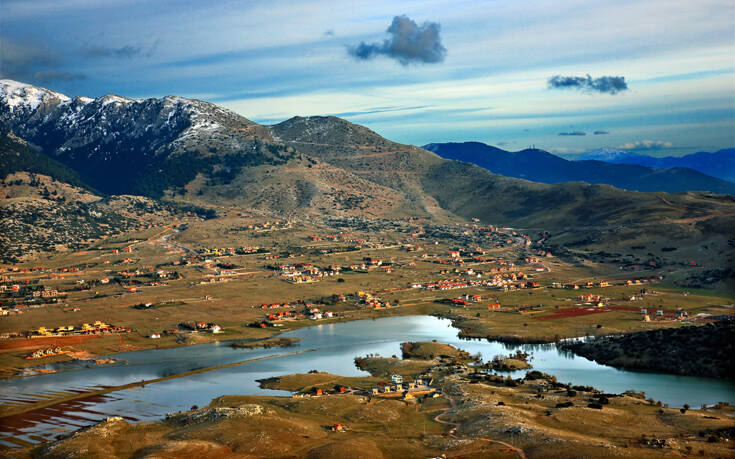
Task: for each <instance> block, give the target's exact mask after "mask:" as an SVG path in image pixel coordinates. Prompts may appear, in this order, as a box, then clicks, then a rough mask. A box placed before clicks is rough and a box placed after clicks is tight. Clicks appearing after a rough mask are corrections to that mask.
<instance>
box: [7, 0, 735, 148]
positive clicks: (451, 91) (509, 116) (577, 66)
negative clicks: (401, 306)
mask: <svg viewBox="0 0 735 459" xmlns="http://www.w3.org/2000/svg"><path fill="white" fill-rule="evenodd" d="M0 76H2V77H3V78H11V79H15V80H19V81H23V82H27V83H31V84H36V85H39V86H43V87H47V88H50V89H53V90H55V91H59V92H62V93H65V94H67V95H70V96H77V95H84V96H91V97H97V96H102V95H104V94H108V93H114V94H119V95H122V96H126V97H133V98H147V97H162V96H165V95H169V94H174V95H179V96H183V97H190V98H197V99H202V100H207V101H210V102H213V103H216V104H219V105H222V106H224V107H226V108H229V109H231V110H233V111H235V112H237V113H239V114H241V115H243V116H245V117H246V118H248V119H251V120H253V121H256V122H259V123H264V124H274V123H277V122H280V121H283V120H285V119H288V118H290V117H292V116H295V115H300V116H308V115H336V116H341V117H343V118H346V119H348V120H350V121H352V122H354V123H357V124H361V125H364V126H367V127H369V128H371V129H373V130H374V131H376V132H378V133H379V134H381V135H383V136H385V137H387V138H389V139H391V140H394V141H397V142H401V143H408V144H414V145H424V144H427V143H431V142H450V141H452V142H460V141H480V142H485V143H488V144H491V145H495V146H499V147H501V148H505V149H508V150H513V151H515V150H521V149H523V148H527V147H529V146H532V145H533V146H536V147H537V148H543V149H546V150H549V151H551V152H553V153H557V154H560V155H566V156H569V157H572V156H574V155H578V154H581V153H584V152H588V151H594V150H597V149H623V150H627V151H631V152H635V153H641V154H650V155H654V156H664V155H675V156H678V155H683V154H688V153H692V152H695V151H715V150H718V149H721V148H730V147H735V2H733V1H732V0H722V1H720V0H698V1H696V2H695V1H691V0H681V1H680V0H672V1H646V0H635V1H628V0H604V1H596V0H580V1H577V0H554V1H543V0H536V1H526V0H509V1H478V0H473V1H462V0H452V1H437V0H422V1H403V2H399V1H384V0H371V1H365V2H352V1H348V0H345V1H341V2H336V1H333V0H329V1H324V0H304V1H277V0H268V1H260V0H251V1H237V2H236V1H219V2H212V1H191V0H189V1H176V0H168V1H165V2H162V1H158V0H156V1H144V0H106V1H103V2H101V1H99V0H33V1H28V0H2V2H0Z"/></svg>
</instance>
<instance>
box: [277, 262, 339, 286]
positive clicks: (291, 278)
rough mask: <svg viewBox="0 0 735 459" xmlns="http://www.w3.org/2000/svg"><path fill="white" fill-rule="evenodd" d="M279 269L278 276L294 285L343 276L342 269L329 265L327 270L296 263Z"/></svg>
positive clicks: (309, 264)
mask: <svg viewBox="0 0 735 459" xmlns="http://www.w3.org/2000/svg"><path fill="white" fill-rule="evenodd" d="M278 269H279V271H278V276H279V277H280V278H281V279H283V280H285V281H288V282H291V283H292V284H303V283H308V282H318V281H320V280H322V279H324V278H326V277H332V276H339V275H340V274H341V268H340V267H339V266H337V265H329V267H328V268H327V269H320V268H318V267H316V266H314V265H313V264H311V263H296V264H289V265H280V266H279V267H278Z"/></svg>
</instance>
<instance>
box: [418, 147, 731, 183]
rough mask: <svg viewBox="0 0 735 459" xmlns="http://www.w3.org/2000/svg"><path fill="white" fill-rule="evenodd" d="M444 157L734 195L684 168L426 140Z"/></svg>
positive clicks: (544, 174) (527, 174)
mask: <svg viewBox="0 0 735 459" xmlns="http://www.w3.org/2000/svg"><path fill="white" fill-rule="evenodd" d="M424 148H426V149H427V150H430V151H434V152H435V153H437V154H439V155H440V156H442V157H444V158H447V159H454V160H460V161H467V162H471V163H473V164H476V165H478V166H480V167H484V168H486V169H488V170H491V171H493V172H495V173H499V174H501V175H505V176H509V177H516V178H523V179H528V180H532V181H537V182H542V183H562V182H568V181H584V182H587V183H591V184H607V185H613V186H615V187H618V188H623V189H628V190H634V191H644V192H653V191H664V192H670V193H678V192H684V191H695V190H700V191H713V192H717V193H725V194H730V195H735V184H733V183H730V182H727V181H724V180H721V179H717V178H715V177H710V176H707V175H705V174H702V173H700V172H697V171H694V170H692V169H688V168H670V169H655V168H650V167H646V166H639V165H628V164H610V163H608V162H604V161H596V160H578V161H569V160H566V159H564V158H561V157H558V156H556V155H553V154H551V153H549V152H546V151H544V150H539V149H525V150H520V151H517V152H509V151H506V150H503V149H500V148H497V147H492V146H489V145H486V144H483V143H480V142H463V143H443V144H438V143H434V144H428V145H425V146H424Z"/></svg>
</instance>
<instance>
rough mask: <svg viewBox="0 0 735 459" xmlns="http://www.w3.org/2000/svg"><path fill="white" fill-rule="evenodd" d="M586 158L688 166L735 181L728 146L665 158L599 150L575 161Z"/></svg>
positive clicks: (664, 166)
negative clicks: (721, 148)
mask: <svg viewBox="0 0 735 459" xmlns="http://www.w3.org/2000/svg"><path fill="white" fill-rule="evenodd" d="M584 160H598V161H605V162H607V163H612V164H635V165H638V166H647V167H655V168H659V169H670V168H673V167H688V168H689V169H694V170H695V171H699V172H701V173H703V174H707V175H711V176H712V177H717V178H720V179H723V180H727V181H730V182H735V148H727V149H724V150H719V151H716V152H714V153H707V152H704V151H702V152H699V153H693V154H690V155H686V156H681V157H675V156H666V157H663V158H657V157H654V156H647V155H638V154H635V153H629V152H627V151H622V150H598V151H593V152H590V153H585V154H583V155H581V156H578V157H577V158H575V161H584Z"/></svg>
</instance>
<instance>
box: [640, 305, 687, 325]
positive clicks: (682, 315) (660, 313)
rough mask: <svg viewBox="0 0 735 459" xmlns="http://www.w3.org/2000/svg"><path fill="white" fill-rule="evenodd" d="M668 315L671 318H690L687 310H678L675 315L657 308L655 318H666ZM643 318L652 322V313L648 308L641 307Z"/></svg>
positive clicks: (644, 320)
mask: <svg viewBox="0 0 735 459" xmlns="http://www.w3.org/2000/svg"><path fill="white" fill-rule="evenodd" d="M667 315H668V317H669V318H673V319H674V320H685V319H688V318H689V313H687V312H686V311H676V312H675V313H674V314H673V315H672V314H670V313H668V314H667V313H665V312H664V310H663V309H657V310H656V312H655V316H654V317H655V318H656V319H659V320H661V319H665V318H666V316H667ZM641 320H642V321H643V322H650V321H651V314H649V312H648V309H646V308H642V309H641Z"/></svg>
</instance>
